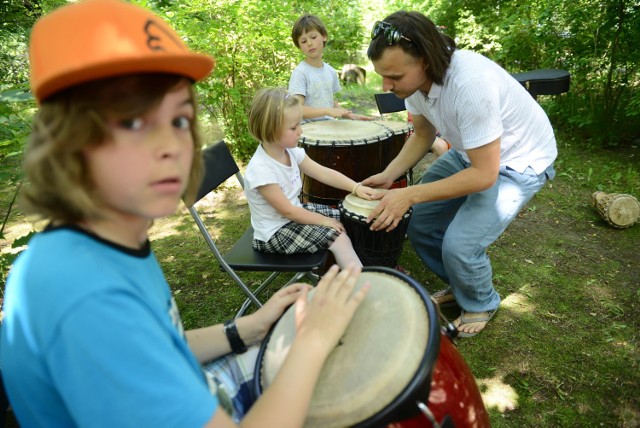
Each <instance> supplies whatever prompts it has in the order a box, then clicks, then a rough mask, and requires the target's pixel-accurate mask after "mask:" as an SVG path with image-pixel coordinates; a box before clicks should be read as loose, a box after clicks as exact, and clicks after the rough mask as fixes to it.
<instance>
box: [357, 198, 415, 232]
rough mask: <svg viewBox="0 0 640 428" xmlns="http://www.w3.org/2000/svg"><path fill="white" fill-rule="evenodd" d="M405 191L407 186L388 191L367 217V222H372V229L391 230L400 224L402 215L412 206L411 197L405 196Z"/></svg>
mask: <svg viewBox="0 0 640 428" xmlns="http://www.w3.org/2000/svg"><path fill="white" fill-rule="evenodd" d="M405 191H407V188H406V187H405V188H402V189H391V190H389V191H387V192H386V194H385V195H384V196H383V197H382V199H381V200H380V202H379V203H378V205H377V206H376V207H375V208H374V209H373V210H372V211H371V214H369V217H367V223H370V224H371V226H370V229H371V230H373V231H377V230H386V231H387V232H390V231H392V230H393V229H395V228H396V227H397V226H398V223H400V220H402V217H403V216H404V215H405V214H406V212H407V211H409V208H411V202H410V200H409V198H407V197H405V196H404V192H405ZM372 222H373V223H372Z"/></svg>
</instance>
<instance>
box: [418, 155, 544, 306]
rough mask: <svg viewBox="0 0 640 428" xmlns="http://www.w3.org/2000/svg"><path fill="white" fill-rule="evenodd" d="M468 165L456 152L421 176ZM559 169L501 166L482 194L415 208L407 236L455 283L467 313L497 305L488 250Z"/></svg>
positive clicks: (432, 178)
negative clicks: (518, 168) (537, 169)
mask: <svg viewBox="0 0 640 428" xmlns="http://www.w3.org/2000/svg"><path fill="white" fill-rule="evenodd" d="M469 166H470V165H469V163H468V162H466V161H464V159H463V158H462V156H460V154H458V153H457V152H456V151H455V150H449V151H448V152H447V153H445V154H444V155H442V156H441V157H439V158H438V159H437V160H436V162H434V163H433V164H432V165H431V166H430V167H429V169H428V170H427V171H426V173H425V174H424V176H423V177H422V183H429V182H433V181H437V180H440V179H442V178H446V177H449V176H451V175H453V174H455V173H457V172H459V171H462V170H463V169H465V168H468V167H469ZM554 176H555V171H554V169H553V165H550V166H549V167H548V168H547V170H546V171H544V172H543V173H542V174H540V175H537V174H536V173H535V172H534V171H533V169H531V168H527V169H526V170H525V171H524V173H522V174H521V173H519V172H516V171H514V170H513V169H511V168H508V167H500V173H499V176H498V179H497V180H496V183H495V184H494V185H493V186H492V187H490V188H489V189H486V190H484V191H482V192H478V193H473V194H470V195H467V196H464V197H460V198H456V199H449V200H444V201H435V202H424V203H421V204H416V205H414V206H413V215H412V216H411V219H410V222H409V230H408V235H409V240H410V241H411V245H412V246H413V248H414V249H415V250H416V253H417V254H418V256H419V257H420V259H422V261H423V262H424V264H425V265H427V267H428V268H429V269H431V271H433V273H435V274H436V275H437V276H438V277H440V278H441V279H442V280H443V281H445V282H446V283H447V284H449V285H450V286H451V290H452V292H453V294H454V296H455V298H456V301H457V302H458V305H459V306H460V307H461V308H462V309H464V310H465V311H467V312H484V311H488V310H493V309H497V308H498V305H499V304H500V296H499V295H498V293H497V292H496V290H495V289H494V288H493V282H492V276H493V272H492V269H491V262H490V261H489V257H488V256H487V248H488V247H489V245H491V244H492V243H493V242H494V241H495V240H496V239H498V237H499V236H500V235H501V234H502V232H504V230H505V229H506V228H507V226H509V224H510V223H511V221H513V219H514V218H515V217H516V215H518V213H519V212H520V210H521V209H522V208H523V207H524V205H525V204H526V203H527V202H528V201H529V200H530V199H531V198H532V197H533V195H535V194H536V192H538V190H540V189H541V188H542V186H543V185H544V183H545V182H546V181H547V178H549V179H553V177H554Z"/></svg>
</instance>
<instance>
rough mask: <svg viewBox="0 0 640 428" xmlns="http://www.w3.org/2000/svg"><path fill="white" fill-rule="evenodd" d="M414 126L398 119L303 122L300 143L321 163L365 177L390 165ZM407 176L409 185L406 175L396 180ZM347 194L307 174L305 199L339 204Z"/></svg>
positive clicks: (350, 175)
mask: <svg viewBox="0 0 640 428" xmlns="http://www.w3.org/2000/svg"><path fill="white" fill-rule="evenodd" d="M411 129H412V128H411V124H409V123H406V122H398V121H382V120H381V121H363V120H323V121H317V122H308V123H305V124H304V125H302V137H301V138H300V140H299V141H298V143H299V145H300V146H301V147H303V148H304V149H305V151H306V153H307V155H308V156H309V157H310V158H311V159H313V160H314V161H316V162H318V163H319V164H320V165H323V166H326V167H328V168H331V169H335V170H337V171H340V172H341V173H343V174H344V175H346V176H347V177H349V178H351V179H353V180H355V181H362V180H364V179H365V178H368V177H370V176H372V175H374V174H377V173H379V172H382V171H383V170H384V169H385V168H386V167H387V165H389V163H390V162H391V161H392V160H393V159H394V158H395V157H396V156H397V155H398V153H400V150H401V149H402V146H403V144H404V142H405V140H406V138H407V135H408V134H409V132H410V131H411ZM403 180H404V185H405V186H406V178H405V177H400V179H399V180H396V181H403ZM396 187H400V186H396ZM346 194H347V192H346V191H344V190H340V189H336V188H333V187H331V186H327V185H325V184H323V183H320V182H318V181H316V180H314V179H312V178H310V177H304V178H303V184H302V200H303V201H304V202H315V203H319V204H324V205H330V206H333V207H337V206H338V203H339V202H340V201H341V200H342V199H343V198H344V197H345V195H346Z"/></svg>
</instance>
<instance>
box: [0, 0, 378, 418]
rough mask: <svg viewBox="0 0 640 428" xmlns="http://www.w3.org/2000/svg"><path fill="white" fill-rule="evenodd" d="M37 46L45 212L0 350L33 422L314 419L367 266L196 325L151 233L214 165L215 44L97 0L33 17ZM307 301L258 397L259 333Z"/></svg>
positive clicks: (34, 144) (33, 192)
mask: <svg viewBox="0 0 640 428" xmlns="http://www.w3.org/2000/svg"><path fill="white" fill-rule="evenodd" d="M30 60H31V66H32V70H31V79H32V81H31V84H32V91H33V93H34V95H35V97H36V100H37V102H38V104H39V111H38V113H37V115H36V118H35V122H34V126H33V132H32V136H31V139H30V141H29V145H28V147H27V150H26V154H25V163H24V165H25V171H26V174H27V176H28V178H29V185H28V186H27V188H26V189H24V191H23V194H22V197H23V203H24V207H25V212H27V213H31V214H36V215H38V216H40V217H42V218H45V219H47V220H48V221H49V225H48V226H47V227H46V229H45V230H44V231H42V232H41V233H39V234H37V235H36V236H35V237H34V238H33V239H32V240H31V241H30V242H29V248H28V249H27V250H26V251H24V252H23V253H22V254H21V255H20V256H19V258H18V260H17V261H16V263H15V264H14V266H13V268H12V270H11V272H10V275H9V278H8V281H7V286H6V292H5V296H4V298H5V299H4V308H3V310H4V319H3V325H2V331H1V338H0V367H2V372H3V377H4V381H5V386H6V389H7V392H8V396H9V399H10V402H11V405H12V409H13V411H14V413H15V415H16V417H17V419H18V421H19V422H20V424H21V425H22V426H110V427H111V426H132V427H146V426H180V427H185V426H205V425H206V426H213V427H227V426H234V422H237V421H238V420H239V419H241V418H243V425H244V424H246V425H248V426H252V425H255V426H258V425H260V426H278V427H284V426H300V425H302V423H303V421H304V417H305V413H306V409H307V408H308V405H309V401H310V399H311V393H312V391H313V387H314V385H315V382H316V379H317V377H318V374H319V372H320V369H321V367H322V365H323V363H324V361H325V359H326V357H327V355H328V354H329V352H330V351H331V350H332V349H333V347H334V346H335V345H336V343H337V341H338V339H339V338H340V336H341V335H342V333H343V332H344V330H345V328H346V326H347V324H348V323H349V321H350V319H351V317H352V316H353V313H354V312H355V310H356V308H357V307H358V305H359V303H360V302H361V301H362V299H363V297H364V294H365V293H366V289H367V288H366V287H363V288H362V290H361V291H358V292H357V293H351V291H352V290H353V287H354V284H355V280H356V277H357V275H358V269H356V268H350V269H345V270H343V271H342V272H339V273H338V269H337V267H333V268H331V269H330V270H329V272H328V273H327V275H325V277H324V278H323V279H322V280H321V281H320V283H319V285H318V287H317V289H316V295H315V297H314V299H313V300H311V301H310V302H309V303H306V304H305V302H306V295H307V286H306V285H304V284H294V285H292V286H290V287H287V288H284V289H282V290H280V291H279V292H277V293H276V294H275V295H274V296H273V297H272V298H271V299H270V300H269V301H268V302H267V303H266V304H265V305H264V307H263V308H261V309H260V310H258V311H256V312H255V313H253V314H251V315H249V316H246V317H242V318H239V319H237V320H236V321H235V322H227V323H225V325H224V326H223V325H220V324H219V325H214V326H210V327H206V328H201V329H197V330H194V331H187V332H185V331H184V330H183V328H182V324H181V321H180V316H179V313H178V310H177V307H176V304H175V302H174V300H173V298H172V296H171V292H170V290H169V286H168V284H167V283H166V280H165V278H164V276H163V274H162V272H161V269H160V267H159V264H158V262H157V261H156V259H155V256H154V255H153V252H152V251H151V248H150V243H149V240H148V235H147V231H148V228H149V226H150V225H151V222H152V221H153V220H154V219H156V218H159V217H162V216H166V215H170V214H172V213H173V212H174V211H175V209H176V207H177V205H178V203H179V201H180V200H181V199H184V200H185V201H186V202H187V203H190V202H191V201H193V198H194V194H195V192H196V191H197V188H198V185H199V183H200V178H201V160H200V154H201V152H200V150H201V148H200V140H199V138H198V134H197V132H196V122H197V121H196V105H197V104H196V100H195V94H194V91H193V88H192V83H193V82H195V81H199V80H202V79H204V78H205V77H207V75H208V74H209V73H210V71H211V69H212V68H213V65H214V62H213V59H212V58H210V57H208V56H206V55H202V54H198V53H194V52H191V51H190V50H189V49H188V48H187V47H186V46H185V45H184V44H183V42H182V41H181V39H180V38H179V36H178V35H177V34H176V33H175V32H174V31H173V29H171V27H169V26H168V25H167V24H166V23H165V22H163V21H162V20H161V19H160V18H158V17H157V16H156V15H154V14H152V13H150V12H148V11H146V10H144V9H142V8H139V7H137V6H133V5H131V4H127V3H125V2H122V1H120V0H84V1H80V2H78V3H74V4H70V5H67V6H64V7H62V8H60V9H58V10H56V11H54V12H53V13H51V14H49V15H47V16H45V17H44V18H42V19H41V20H40V21H38V23H36V25H35V27H34V29H33V31H32V35H31V41H30ZM338 290H340V291H339V292H338ZM318 297H319V298H318ZM321 301H322V304H323V307H322V310H320V309H319V306H320V303H317V302H321ZM294 302H296V304H298V305H300V306H301V307H300V308H299V309H300V310H299V311H298V312H300V318H299V319H298V321H299V327H298V332H297V336H296V340H295V341H294V342H293V344H292V346H291V349H290V352H289V354H288V356H287V359H286V360H285V363H284V365H283V366H282V368H281V370H280V372H279V373H278V376H277V377H276V380H275V381H274V383H273V384H272V385H271V386H270V387H269V389H268V390H267V391H265V393H264V394H263V395H262V396H261V397H260V399H259V400H258V401H257V402H256V403H255V404H254V403H253V398H252V397H251V395H252V394H250V388H249V386H248V384H246V383H243V381H248V380H250V378H251V371H252V369H253V367H254V363H255V356H256V348H255V347H250V349H249V350H248V351H247V345H254V344H257V343H259V342H260V341H261V340H262V339H263V338H264V337H265V335H266V333H267V331H268V329H269V328H270V326H271V325H272V324H273V323H274V322H275V321H276V320H277V319H278V318H279V317H280V316H281V314H282V313H283V311H284V309H285V308H286V307H287V306H288V305H290V304H292V303H294ZM240 354H241V355H240ZM252 405H253V407H251V406H252ZM249 408H251V410H250V411H248V410H249ZM247 412H248V413H247Z"/></svg>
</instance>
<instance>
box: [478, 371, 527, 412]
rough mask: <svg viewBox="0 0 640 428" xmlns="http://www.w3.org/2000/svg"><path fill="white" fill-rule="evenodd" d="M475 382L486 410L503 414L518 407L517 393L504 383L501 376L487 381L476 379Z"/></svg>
mask: <svg viewBox="0 0 640 428" xmlns="http://www.w3.org/2000/svg"><path fill="white" fill-rule="evenodd" d="M477 382H478V387H479V388H480V393H481V395H482V401H484V405H485V406H486V407H487V410H489V409H497V410H498V411H499V412H500V413H504V412H506V411H510V410H514V409H515V408H516V407H518V393H517V392H516V390H515V389H514V388H513V387H512V386H511V385H509V384H507V383H505V382H504V379H503V378H502V376H501V375H496V376H494V377H493V378H489V379H478V380H477Z"/></svg>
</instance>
